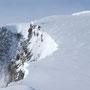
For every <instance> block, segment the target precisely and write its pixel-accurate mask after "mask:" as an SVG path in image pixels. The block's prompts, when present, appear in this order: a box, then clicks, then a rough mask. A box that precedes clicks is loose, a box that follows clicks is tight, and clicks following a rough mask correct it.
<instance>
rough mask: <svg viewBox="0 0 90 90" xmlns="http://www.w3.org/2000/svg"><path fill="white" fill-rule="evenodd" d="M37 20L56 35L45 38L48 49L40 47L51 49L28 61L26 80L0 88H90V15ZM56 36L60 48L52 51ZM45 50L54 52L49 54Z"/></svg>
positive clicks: (40, 89) (41, 89)
mask: <svg viewBox="0 0 90 90" xmlns="http://www.w3.org/2000/svg"><path fill="white" fill-rule="evenodd" d="M34 23H35V24H38V25H40V26H41V27H42V30H43V31H45V33H44V34H45V35H46V36H48V35H47V33H48V34H49V35H50V36H51V37H52V38H53V39H52V40H51V37H48V38H45V39H46V40H47V39H48V41H45V42H47V43H46V44H45V46H46V47H47V49H46V48H45V46H44V47H42V48H41V49H39V52H41V51H42V49H44V50H45V49H46V50H47V51H46V50H45V51H43V52H42V55H41V59H40V60H38V61H36V62H28V63H29V64H30V65H29V66H28V70H29V73H28V75H27V77H26V78H25V79H24V80H22V81H19V82H16V83H11V84H9V86H8V87H7V88H0V90H11V89H13V90H16V89H17V90H90V70H89V69H90V16H89V15H88V16H87V15H78V16H72V15H68V16H59V15H58V16H51V17H46V18H43V19H40V20H36V21H34ZM46 32H47V33H46ZM46 36H45V37H46ZM34 40H35V39H34ZM53 40H54V41H55V42H56V43H57V44H58V50H57V51H56V52H54V53H53V54H52V49H54V48H52V49H50V51H49V48H50V47H53V44H52V42H53ZM48 43H49V45H50V46H48ZM37 44H39V42H38V43H37ZM57 44H55V46H57ZM42 46H43V45H42ZM35 47H37V46H36V45H35ZM32 48H33V47H32ZM33 52H34V53H35V52H38V49H37V50H34V51H33ZM43 53H45V54H46V53H47V55H49V53H51V54H52V55H51V56H48V57H46V56H45V55H44V54H43ZM42 57H45V58H42Z"/></svg>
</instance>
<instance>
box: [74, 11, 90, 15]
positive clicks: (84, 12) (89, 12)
mask: <svg viewBox="0 0 90 90" xmlns="http://www.w3.org/2000/svg"><path fill="white" fill-rule="evenodd" d="M72 15H90V11H82V12H77V13H73V14H72Z"/></svg>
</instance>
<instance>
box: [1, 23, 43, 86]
mask: <svg viewBox="0 0 90 90" xmlns="http://www.w3.org/2000/svg"><path fill="white" fill-rule="evenodd" d="M35 27H36V26H35V25H31V24H30V28H29V29H28V39H24V38H23V35H22V34H20V33H12V32H10V31H9V30H7V28H5V27H2V28H1V29H0V65H1V64H2V66H3V68H4V69H5V71H4V72H5V73H6V74H7V76H8V77H7V78H6V80H5V81H7V83H6V86H8V84H9V83H10V82H16V81H19V80H22V79H23V78H24V74H25V73H24V71H23V70H21V69H19V68H20V67H21V66H23V65H24V63H25V62H26V61H29V60H30V59H31V57H32V56H33V54H32V50H29V49H28V45H29V44H30V39H31V38H32V35H34V36H35V35H36V36H37V37H38V34H39V33H36V32H35V31H34V32H33V29H35ZM39 29H40V28H39ZM41 39H42V38H41ZM33 61H34V60H33ZM0 70H2V68H0Z"/></svg>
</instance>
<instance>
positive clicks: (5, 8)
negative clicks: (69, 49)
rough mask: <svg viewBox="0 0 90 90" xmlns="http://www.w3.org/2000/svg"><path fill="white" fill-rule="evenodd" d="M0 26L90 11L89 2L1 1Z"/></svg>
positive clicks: (87, 0) (53, 0) (62, 0)
mask: <svg viewBox="0 0 90 90" xmlns="http://www.w3.org/2000/svg"><path fill="white" fill-rule="evenodd" d="M0 1H1V2H0V12H1V13H0V24H6V23H20V22H30V21H32V20H36V19H39V18H42V17H46V16H51V15H67V14H72V13H76V12H80V11H87V10H90V5H89V2H90V1H89V0H37V1H36V0H0Z"/></svg>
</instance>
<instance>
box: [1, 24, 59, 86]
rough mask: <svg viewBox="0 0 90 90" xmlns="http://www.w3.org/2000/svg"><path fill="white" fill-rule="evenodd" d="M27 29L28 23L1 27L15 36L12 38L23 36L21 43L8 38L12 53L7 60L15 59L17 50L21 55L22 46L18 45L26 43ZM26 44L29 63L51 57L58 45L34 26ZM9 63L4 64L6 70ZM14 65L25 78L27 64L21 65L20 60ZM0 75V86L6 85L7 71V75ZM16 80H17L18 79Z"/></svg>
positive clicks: (4, 73)
mask: <svg viewBox="0 0 90 90" xmlns="http://www.w3.org/2000/svg"><path fill="white" fill-rule="evenodd" d="M29 28H30V23H21V24H8V25H2V26H1V29H4V30H7V31H8V32H11V33H12V34H15V35H14V36H17V34H19V33H20V34H21V35H22V36H23V39H22V40H21V41H18V39H16V37H13V40H12V39H11V38H10V37H9V38H10V39H11V41H13V42H12V45H11V46H12V48H10V51H12V53H11V54H9V56H10V55H11V57H12V58H9V59H10V60H13V59H15V57H16V55H17V53H18V52H17V49H18V48H19V49H20V50H19V51H20V52H19V53H20V54H22V53H23V49H22V46H20V44H21V43H23V44H25V43H24V42H27V41H28V33H29V32H28V30H29ZM6 36H8V34H7V35H6ZM17 44H18V45H17ZM27 44H28V45H27V49H28V51H29V52H30V53H29V54H31V58H30V60H29V61H30V62H33V61H36V60H41V59H43V58H45V57H46V56H49V55H51V54H52V53H53V52H55V51H56V50H57V49H58V45H57V44H56V43H55V41H54V40H53V39H52V38H51V37H50V36H49V35H48V34H47V33H46V32H44V31H43V30H42V29H41V30H38V26H36V28H34V29H33V32H32V37H31V39H30V41H28V43H27ZM12 54H13V55H12ZM25 57H26V56H25ZM6 58H7V57H6ZM9 59H7V60H9ZM7 60H6V59H5V62H4V63H6V62H7ZM27 61H28V60H27ZM9 63H10V61H9V62H8V63H6V68H7V66H8V64H9ZM15 64H16V66H15V67H17V65H19V67H18V69H17V70H16V72H19V71H22V72H23V73H24V78H25V77H26V76H27V75H28V72H29V71H28V69H27V67H28V66H29V64H28V63H27V62H25V63H24V64H22V61H21V60H18V61H16V62H15ZM3 66H5V64H3V65H1V68H2V67H3ZM10 67H11V66H10ZM6 68H2V70H1V71H3V70H4V69H5V70H6ZM6 74H7V76H6ZM1 75H2V76H1V77H2V78H1V79H0V86H4V85H5V84H6V83H7V81H8V78H9V74H8V71H7V73H6V71H4V72H3V73H2V74H1ZM16 79H18V77H17V78H16ZM10 82H11V81H10Z"/></svg>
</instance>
